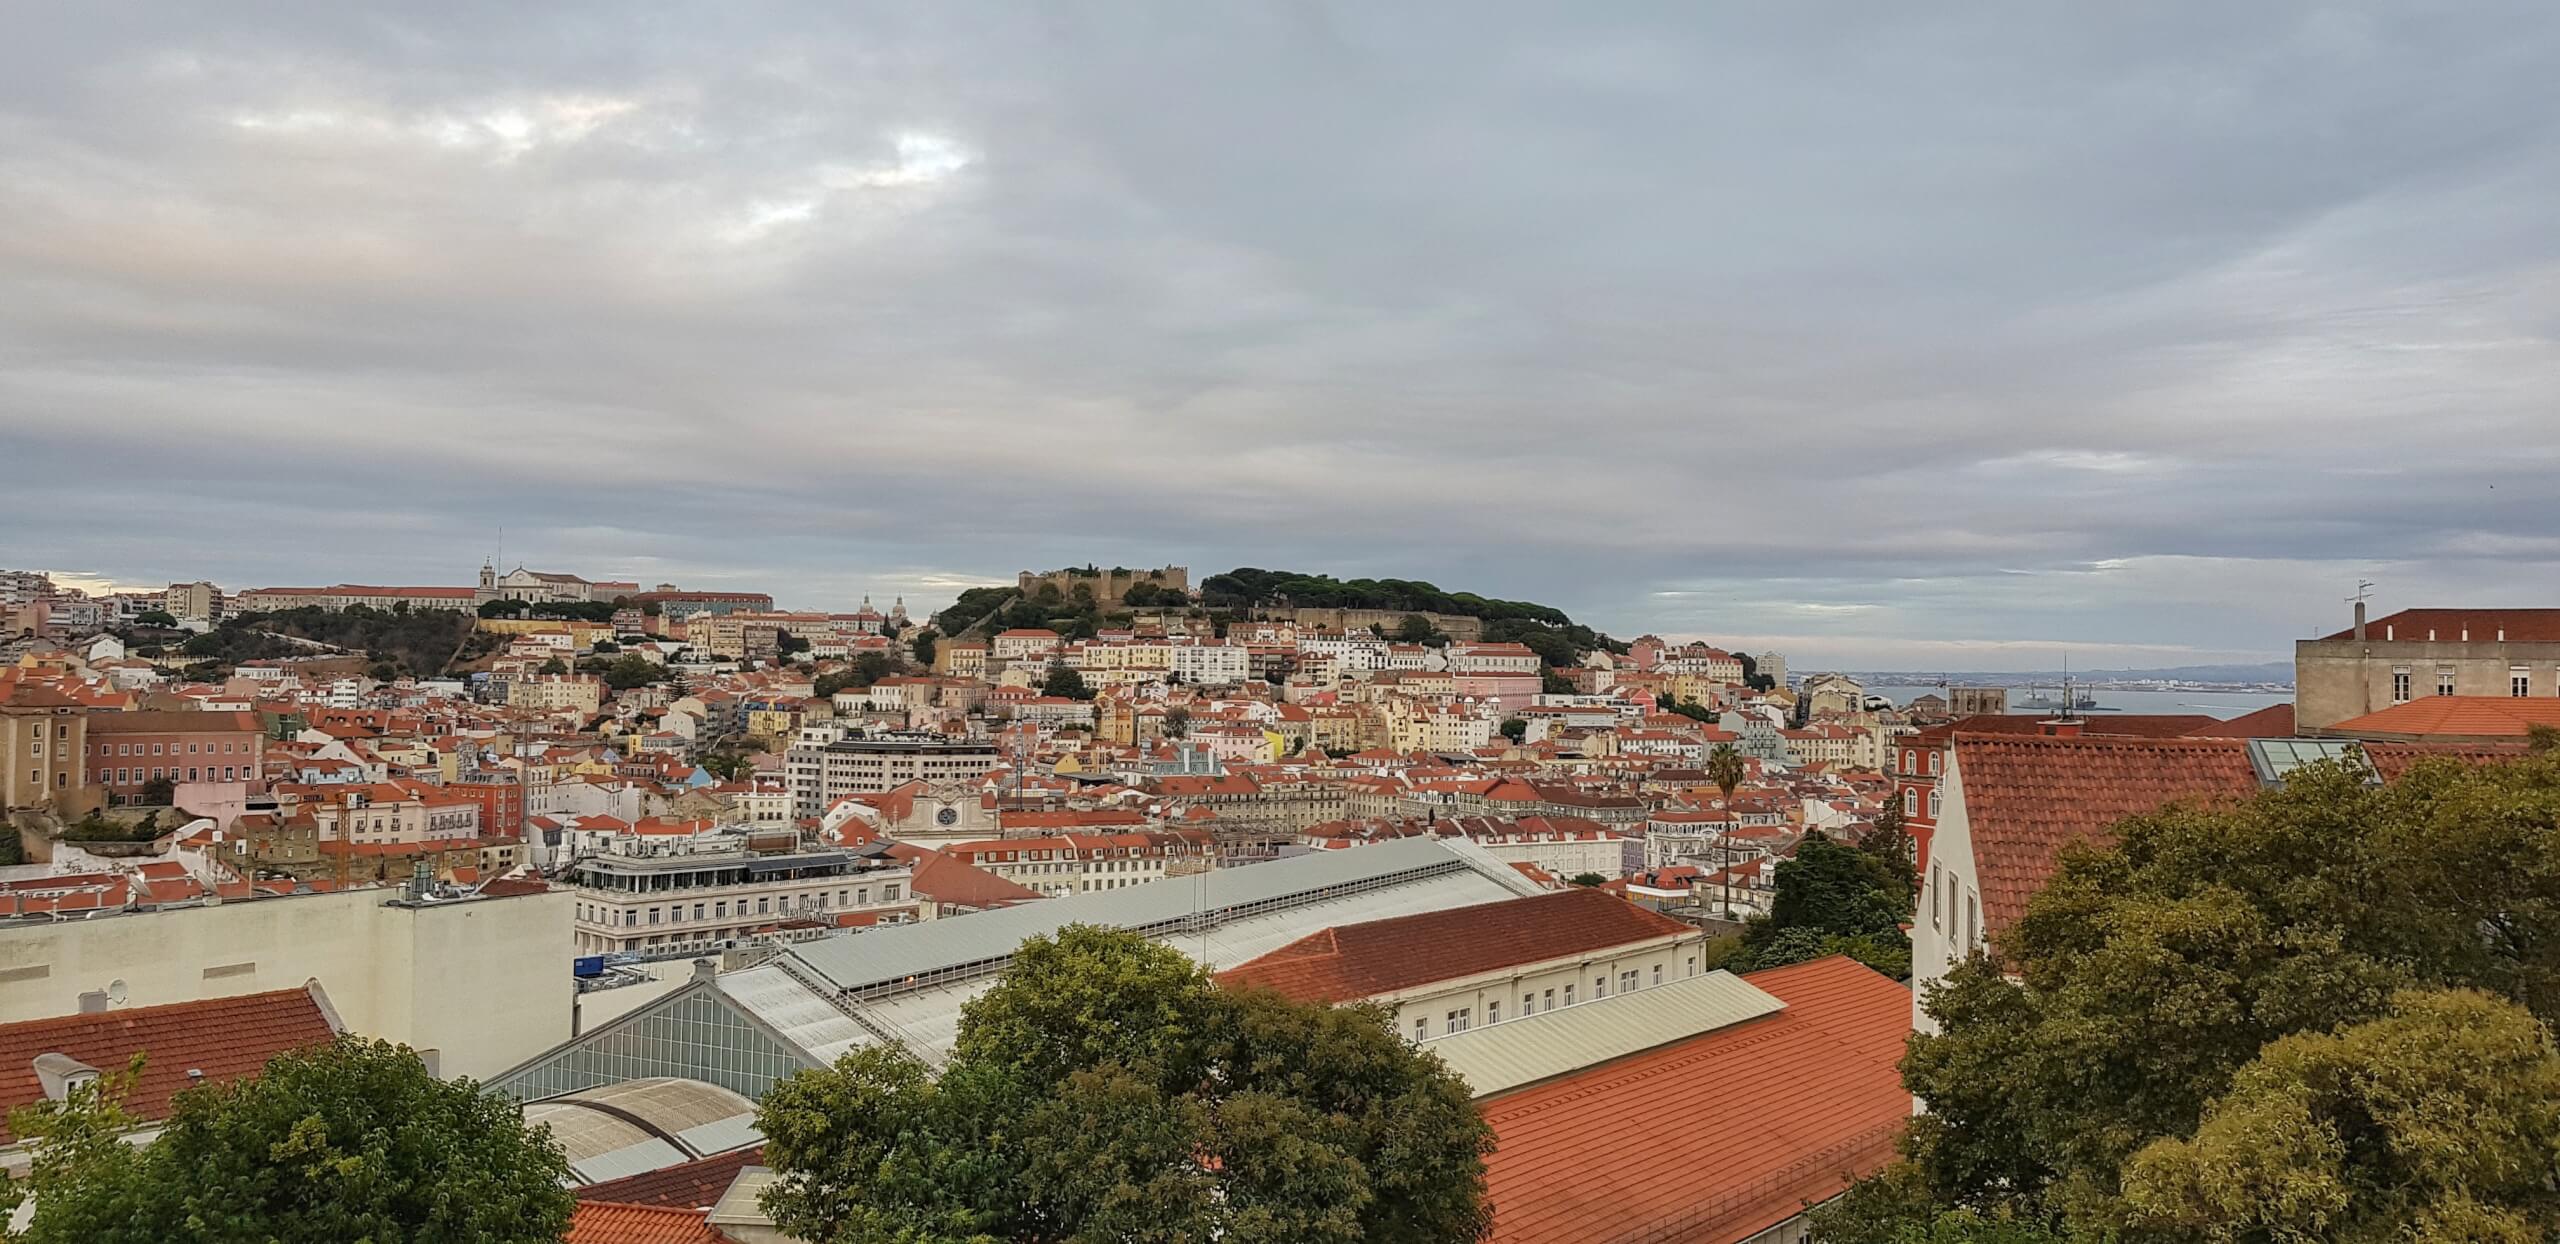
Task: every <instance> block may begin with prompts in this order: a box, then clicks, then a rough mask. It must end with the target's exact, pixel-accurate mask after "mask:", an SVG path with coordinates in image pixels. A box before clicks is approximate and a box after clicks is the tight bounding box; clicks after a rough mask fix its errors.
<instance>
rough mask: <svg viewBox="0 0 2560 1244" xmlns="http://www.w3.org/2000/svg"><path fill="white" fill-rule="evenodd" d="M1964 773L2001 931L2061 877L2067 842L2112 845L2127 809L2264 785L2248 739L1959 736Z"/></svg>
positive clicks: (2135, 811)
mask: <svg viewBox="0 0 2560 1244" xmlns="http://www.w3.org/2000/svg"><path fill="white" fill-rule="evenodd" d="M1955 772H1956V773H1957V774H1958V775H1959V776H1958V780H1959V781H1960V782H1961V784H1962V790H1963V799H1964V810H1965V819H1966V824H1967V825H1968V826H1969V827H1970V832H1971V835H1972V838H1973V855H1974V868H1975V872H1976V876H1977V878H1978V880H1979V881H1980V884H1981V886H1982V918H1983V924H1984V927H1985V930H1986V931H1987V932H1988V933H1990V934H1991V935H1992V936H1994V937H1997V936H1998V935H1999V934H2000V932H2001V931H2003V930H2005V929H2007V928H2008V927H2009V923H2010V922H2011V921H2013V920H2016V919H2017V918H2018V917H2019V916H2020V915H2022V914H2024V913H2025V911H2026V909H2027V900H2028V899H2030V898H2033V897H2034V896H2035V894H2036V892H2037V891H2039V890H2042V889H2043V888H2044V885H2045V882H2046V881H2047V880H2049V879H2051V878H2052V876H2053V869H2054V866H2055V864H2056V863H2057V862H2059V860H2060V858H2061V854H2062V848H2063V846H2064V844H2066V843H2072V842H2095V843H2105V842H2108V841H2111V840H2112V837H2113V835H2112V832H2111V831H2112V830H2113V829H2114V827H2115V825H2116V823H2117V822H2119V821H2122V820H2124V819H2125V818H2126V817H2130V816H2138V815H2140V814H2142V813H2145V812H2152V811H2156V810H2158V809H2160V808H2162V807H2165V806H2167V805H2169V804H2172V803H2186V804H2199V803H2206V802H2211V801H2213V800H2218V799H2227V798H2236V797H2242V796H2247V795H2251V794H2255V793H2256V792H2257V790H2258V788H2259V782H2258V772H2257V769H2256V768H2255V767H2254V766H2253V765H2251V764H2250V763H2249V745H2248V741H2247V740H2245V739H2132V738H2108V737H2091V736H2085V735H2084V736H2081V737H2079V738H2041V737H2039V738H2009V737H2005V736H1986V735H1976V734H1958V735H1957V736H1956V738H1955Z"/></svg>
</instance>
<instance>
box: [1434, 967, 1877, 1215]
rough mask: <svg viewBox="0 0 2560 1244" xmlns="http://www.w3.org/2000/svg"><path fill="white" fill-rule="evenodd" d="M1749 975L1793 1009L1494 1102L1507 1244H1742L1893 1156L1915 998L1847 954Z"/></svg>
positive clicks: (1498, 1209)
mask: <svg viewBox="0 0 2560 1244" xmlns="http://www.w3.org/2000/svg"><path fill="white" fill-rule="evenodd" d="M1748 979H1749V980H1750V982H1751V983H1752V984H1753V985H1756V986H1758V987H1760V988H1762V989H1765V990H1767V991H1768V992H1770V993H1772V994H1775V995H1777V997H1778V999H1779V1000H1780V1001H1781V1002H1784V1003H1785V1004H1786V1009H1785V1010H1782V1011H1780V1012H1778V1013H1776V1014H1774V1015H1769V1016H1764V1017H1762V1018H1759V1019H1754V1020H1750V1021H1748V1022H1745V1023H1740V1024H1735V1025H1733V1026H1731V1027H1728V1028H1722V1029H1718V1030H1716V1031H1713V1032H1708V1033H1704V1034H1701V1035H1699V1036H1696V1037H1691V1038H1689V1039H1688V1040H1685V1041H1677V1042H1673V1043H1671V1044H1669V1045H1664V1046H1660V1047H1658V1048H1655V1049H1652V1050H1648V1051H1646V1052H1644V1053H1641V1054H1637V1055H1634V1056H1632V1057H1628V1058H1622V1059H1618V1060H1616V1061H1613V1062H1609V1063H1604V1064H1601V1065H1600V1066H1596V1067H1592V1068H1588V1069H1586V1070H1583V1071H1580V1072H1576V1073H1574V1074H1572V1075H1569V1076H1565V1077H1562V1078H1560V1079H1555V1080H1549V1081H1546V1082H1544V1083H1541V1084H1538V1085H1534V1086H1532V1087H1530V1088H1526V1089H1523V1090H1521V1091H1519V1092H1515V1093H1509V1094H1505V1095H1502V1096H1498V1097H1494V1098H1491V1099H1488V1100H1487V1101H1485V1102H1484V1103H1482V1105H1483V1110H1484V1116H1485V1120H1486V1122H1488V1123H1491V1124H1492V1125H1493V1130H1494V1135H1495V1138H1496V1145H1497V1147H1496V1149H1495V1151H1494V1153H1493V1156H1492V1157H1491V1158H1489V1159H1487V1160H1486V1163H1485V1167H1486V1170H1485V1176H1486V1190H1487V1191H1488V1193H1490V1195H1491V1198H1492V1200H1493V1204H1494V1211H1495V1217H1494V1223H1493V1237H1492V1238H1493V1241H1494V1244H1566V1242H1568V1241H1570V1242H1572V1244H1582V1242H1583V1241H1601V1240H1620V1239H1637V1238H1646V1239H1652V1238H1658V1239H1662V1240H1666V1241H1668V1240H1678V1241H1683V1242H1684V1244H1688V1242H1695V1244H1727V1242H1729V1241H1737V1240H1744V1239H1748V1238H1750V1237H1751V1236H1753V1235H1755V1234H1757V1233H1758V1232H1760V1231H1763V1230H1766V1229H1767V1228H1769V1227H1771V1226H1774V1225H1776V1224H1778V1223H1781V1222H1784V1221H1786V1220H1787V1219H1789V1218H1792V1217H1794V1216H1795V1215H1796V1214H1797V1213H1799V1212H1800V1211H1801V1209H1802V1207H1803V1206H1804V1204H1805V1203H1806V1202H1808V1201H1813V1202H1819V1201H1823V1200H1827V1199H1829V1198H1830V1197H1832V1196H1833V1195H1835V1194H1837V1193H1838V1192H1840V1191H1841V1189H1842V1188H1843V1187H1844V1186H1845V1185H1846V1183H1847V1181H1848V1179H1849V1178H1850V1177H1853V1176H1859V1175H1865V1174H1868V1173H1871V1172H1873V1171H1875V1170H1877V1169H1879V1168H1881V1167H1882V1166H1884V1165H1885V1163H1887V1162H1889V1161H1891V1160H1892V1158H1893V1144H1894V1139H1895V1137H1897V1136H1898V1135H1900V1134H1901V1131H1902V1128H1903V1126H1904V1123H1905V1121H1906V1120H1908V1119H1909V1118H1910V1116H1911V1097H1910V1094H1908V1093H1906V1092H1904V1091H1903V1088H1902V1080H1901V1077H1900V1076H1899V1075H1898V1074H1897V1073H1896V1072H1895V1070H1894V1064H1895V1062H1896V1061H1897V1060H1899V1059H1900V1058H1901V1057H1902V1047H1903V1040H1904V1038H1905V1037H1907V1036H1908V1035H1909V1033H1910V1028H1911V991H1910V990H1909V989H1906V988H1904V987H1903V986H1901V985H1897V984H1895V983H1894V982H1892V981H1891V980H1888V979H1886V978H1885V977H1883V976H1881V975H1879V974H1877V973H1876V972H1874V971H1871V970H1869V969H1867V968H1865V967H1862V966H1860V965H1859V964H1857V963H1854V962H1852V961H1850V960H1848V959H1844V958H1838V957H1834V958H1829V959H1816V960H1814V961H1813V962H1810V963H1799V964H1795V965H1793V966H1790V967H1783V968H1774V969H1771V970H1769V971H1766V972H1756V973H1753V974H1752V975H1751V976H1750V977H1749V978H1748ZM1649 1228H1658V1229H1662V1230H1663V1233H1662V1234H1659V1235H1656V1236H1646V1235H1643V1234H1642V1233H1643V1232H1645V1231H1646V1230H1647V1229H1649Z"/></svg>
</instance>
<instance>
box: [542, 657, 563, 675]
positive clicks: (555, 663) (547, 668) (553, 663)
mask: <svg viewBox="0 0 2560 1244" xmlns="http://www.w3.org/2000/svg"><path fill="white" fill-rule="evenodd" d="M534 672H535V673H537V674H566V673H568V672H569V666H568V664H567V663H566V662H564V661H562V660H561V659H560V658H558V657H553V658H551V659H550V660H548V661H545V662H543V663H542V665H541V667H540V668H539V669H536V670H535V671H534Z"/></svg>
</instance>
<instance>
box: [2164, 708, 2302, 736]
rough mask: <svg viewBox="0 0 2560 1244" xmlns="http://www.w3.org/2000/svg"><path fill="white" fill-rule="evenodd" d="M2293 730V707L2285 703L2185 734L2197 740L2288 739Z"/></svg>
mask: <svg viewBox="0 0 2560 1244" xmlns="http://www.w3.org/2000/svg"><path fill="white" fill-rule="evenodd" d="M2293 730H2294V725H2293V705H2292V704H2290V703H2286V704H2270V705H2268V706H2266V707H2265V708H2262V709H2259V710H2258V711H2256V712H2254V713H2243V714H2241V715H2240V716H2238V717H2234V718H2232V719H2231V720H2229V721H2218V722H2215V723H2214V724H2212V725H2210V726H2206V727H2204V728H2203V729H2200V730H2190V731H2188V732H2187V733H2188V734H2189V735H2191V736H2193V737H2195V738H2199V739H2289V738H2292V737H2294V735H2293Z"/></svg>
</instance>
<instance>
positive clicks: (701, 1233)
mask: <svg viewBox="0 0 2560 1244" xmlns="http://www.w3.org/2000/svg"><path fill="white" fill-rule="evenodd" d="M702 1219H703V1215H702V1211H701V1210H698V1209H673V1208H669V1207H667V1206H663V1205H617V1204H614V1203H613V1202H611V1201H580V1202H578V1208H577V1209H576V1210H574V1211H572V1212H571V1213H570V1215H569V1234H568V1235H567V1236H565V1237H563V1244H721V1242H722V1241H725V1240H727V1239H728V1238H729V1237H727V1236H725V1235H722V1234H720V1232H719V1231H717V1230H715V1229H713V1227H712V1226H711V1224H710V1223H707V1222H704V1221H703V1220H702Z"/></svg>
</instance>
